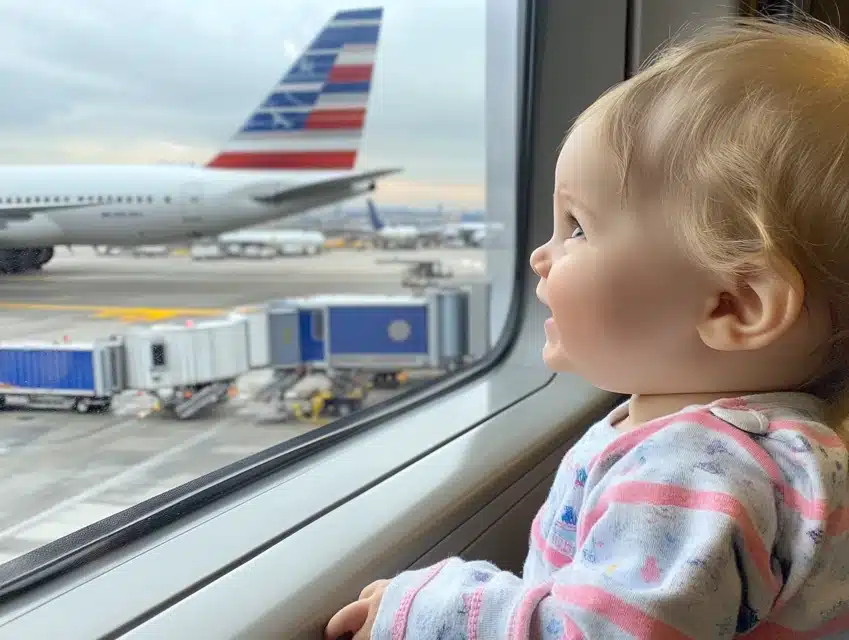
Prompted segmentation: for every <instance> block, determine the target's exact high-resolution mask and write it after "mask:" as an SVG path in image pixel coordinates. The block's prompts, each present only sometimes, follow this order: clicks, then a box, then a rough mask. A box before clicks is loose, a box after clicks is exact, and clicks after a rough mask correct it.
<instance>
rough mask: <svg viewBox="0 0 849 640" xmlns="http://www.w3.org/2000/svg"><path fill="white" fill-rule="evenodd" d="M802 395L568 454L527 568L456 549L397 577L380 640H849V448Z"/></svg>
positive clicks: (600, 434) (747, 404)
mask: <svg viewBox="0 0 849 640" xmlns="http://www.w3.org/2000/svg"><path fill="white" fill-rule="evenodd" d="M823 409H824V407H823V405H822V403H821V401H819V400H818V399H816V398H814V397H813V396H810V395H807V394H803V393H765V394H758V395H750V396H744V397H740V398H728V399H723V400H718V401H716V402H713V403H710V404H708V405H693V406H689V407H686V408H684V409H682V410H681V411H679V412H678V413H676V414H674V415H670V416H665V417H662V418H658V419H656V420H652V421H650V422H647V423H645V424H643V425H641V426H639V427H637V428H635V429H632V430H631V431H627V432H619V431H617V430H616V429H614V428H613V427H612V426H611V425H612V424H615V423H616V422H618V421H619V420H620V419H621V418H623V417H624V416H625V415H627V412H628V403H627V402H626V403H625V404H622V405H620V406H619V407H617V408H616V409H614V410H613V411H612V412H611V413H610V414H609V415H608V416H607V417H605V418H604V419H603V420H601V421H600V422H598V423H597V424H595V425H594V426H592V427H591V428H590V429H589V431H588V432H587V433H586V434H585V435H584V437H583V438H581V440H580V441H579V442H578V443H577V444H576V445H575V446H574V447H573V448H572V449H571V450H570V451H569V453H568V454H567V455H566V457H565V458H564V460H563V462H562V463H561V465H560V468H559V470H558V472H557V475H556V477H555V480H554V483H553V485H552V487H551V490H550V493H549V496H548V499H547V500H546V502H545V504H544V505H543V506H542V508H541V509H540V511H539V513H538V514H537V516H536V518H535V519H534V521H533V525H532V527H531V535H530V552H529V554H528V556H527V559H526V560H525V566H524V571H523V575H522V577H521V578H520V577H518V576H515V575H513V574H511V573H508V572H506V571H500V570H499V569H498V568H497V567H495V566H494V565H493V564H491V563H489V562H486V561H470V562H464V561H463V560H461V559H459V558H449V559H447V560H444V561H442V562H440V563H438V564H436V565H434V566H431V567H427V568H424V569H418V570H415V571H406V572H404V573H401V574H400V575H398V576H396V577H395V578H394V579H393V580H392V581H391V582H390V584H389V586H388V588H387V590H386V592H385V594H384V596H383V600H382V602H381V605H380V609H379V611H378V614H377V619H376V621H375V625H374V628H373V630H372V634H371V637H372V638H374V639H377V640H384V639H386V640H401V639H402V638H408V639H410V640H436V639H451V640H455V639H457V640H459V639H461V638H468V639H470V640H495V639H499V640H501V639H524V638H535V639H536V638H540V639H545V640H548V639H549V638H551V639H553V638H568V639H579V638H586V639H595V638H604V639H620V638H621V639H624V638H651V639H653V640H654V639H662V640H666V639H669V640H673V639H675V640H678V639H682V640H683V639H685V638H699V639H700V638H711V639H713V638H734V637H745V638H754V639H759V638H764V639H766V638H768V639H770V640H773V639H777V640H782V639H784V638H787V639H790V638H849V487H848V486H847V469H849V452H847V449H846V446H845V445H844V444H843V442H841V440H840V439H839V438H838V437H837V435H835V433H834V432H833V431H831V430H830V429H829V428H828V427H826V426H825V425H824V424H823Z"/></svg>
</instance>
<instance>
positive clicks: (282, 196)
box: [254, 169, 401, 206]
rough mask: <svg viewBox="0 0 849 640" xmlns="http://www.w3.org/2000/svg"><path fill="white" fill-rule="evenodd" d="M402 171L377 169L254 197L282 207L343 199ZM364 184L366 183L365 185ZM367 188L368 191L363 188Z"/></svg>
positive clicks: (358, 193) (259, 200) (370, 188)
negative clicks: (292, 202)
mask: <svg viewBox="0 0 849 640" xmlns="http://www.w3.org/2000/svg"><path fill="white" fill-rule="evenodd" d="M399 171H401V169H377V170H375V171H363V172H361V173H354V174H351V175H345V176H342V177H339V178H329V179H327V180H318V181H315V182H310V183H308V184H301V185H295V186H292V187H288V188H286V189H282V190H280V191H277V192H275V193H272V194H270V195H261V196H254V200H256V201H257V202H261V203H262V204H267V205H272V206H273V205H280V204H283V203H285V202H287V201H288V200H301V199H307V198H321V199H325V198H328V199H334V200H335V199H343V198H345V197H351V196H356V195H360V194H362V193H364V192H365V191H371V190H372V189H373V188H374V181H375V180H377V179H378V178H382V177H383V176H388V175H392V174H393V173H398V172H399ZM363 183H366V184H365V185H364V184H363ZM363 186H366V187H367V188H366V189H363V188H362V187H363Z"/></svg>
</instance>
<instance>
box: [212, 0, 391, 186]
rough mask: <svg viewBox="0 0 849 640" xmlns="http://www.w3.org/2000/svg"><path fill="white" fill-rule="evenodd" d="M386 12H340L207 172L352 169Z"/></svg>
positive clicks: (214, 160)
mask: <svg viewBox="0 0 849 640" xmlns="http://www.w3.org/2000/svg"><path fill="white" fill-rule="evenodd" d="M382 20H383V9H382V8H375V9H355V10H349V11H340V12H338V13H337V14H336V15H335V16H333V18H332V19H331V20H330V22H328V23H327V25H326V26H325V28H324V29H323V30H322V31H321V32H320V33H319V34H318V36H317V37H316V38H315V40H313V42H312V43H311V44H310V46H309V47H308V48H307V50H306V51H305V52H304V53H303V54H302V55H301V57H300V58H298V60H297V61H296V62H295V63H294V64H293V65H292V68H291V69H289V71H288V73H287V74H286V75H285V76H284V77H283V79H282V81H281V82H280V83H279V84H278V85H277V86H276V87H275V88H274V89H273V90H272V92H271V93H270V94H269V95H268V96H267V97H266V99H265V100H264V101H263V102H262V104H261V105H260V106H259V108H258V109H257V110H256V111H255V112H254V113H253V114H251V116H250V118H248V120H247V122H245V124H244V125H243V126H242V128H241V129H240V130H239V132H238V133H237V134H236V135H235V136H234V137H233V138H232V139H231V140H230V141H229V142H228V143H227V145H226V146H225V147H224V149H223V150H222V151H221V153H220V154H219V155H218V156H217V157H216V158H214V159H213V160H212V161H211V162H210V163H209V165H208V166H209V167H213V168H224V169H281V170H282V169H287V170H298V169H304V170H306V169H326V170H349V169H353V168H354V165H355V163H356V160H357V152H358V150H359V146H360V142H361V140H362V136H363V128H364V126H365V118H366V108H367V106H368V100H369V94H370V92H371V84H372V72H373V69H374V61H375V53H376V51H377V43H378V39H379V36H380V27H381V22H382Z"/></svg>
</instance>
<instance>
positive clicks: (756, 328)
mask: <svg viewBox="0 0 849 640" xmlns="http://www.w3.org/2000/svg"><path fill="white" fill-rule="evenodd" d="M804 301H805V284H804V281H803V279H802V276H801V274H800V273H799V270H798V269H796V267H794V266H793V265H791V264H790V263H789V262H787V261H781V262H779V263H778V264H772V265H766V264H763V265H758V266H756V267H755V268H754V269H752V270H751V272H750V275H746V276H741V277H739V278H738V279H737V280H736V281H735V282H734V283H731V284H729V285H728V286H726V287H725V288H724V289H723V290H720V291H719V292H718V293H716V294H715V295H714V296H713V297H712V299H710V300H708V304H707V306H706V313H705V317H704V319H703V320H702V322H701V323H700V324H699V326H698V332H699V335H700V336H701V339H702V341H703V342H704V343H705V345H707V346H708V347H710V348H711V349H716V350H717V351H747V350H755V349H761V348H763V347H766V346H768V345H770V344H772V343H774V342H775V341H777V340H778V339H779V338H781V337H782V336H783V335H784V334H785V333H786V332H787V331H788V330H789V329H790V328H791V327H792V326H793V325H794V324H795V323H796V321H797V320H798V319H799V316H800V314H801V313H802V310H803V308H804Z"/></svg>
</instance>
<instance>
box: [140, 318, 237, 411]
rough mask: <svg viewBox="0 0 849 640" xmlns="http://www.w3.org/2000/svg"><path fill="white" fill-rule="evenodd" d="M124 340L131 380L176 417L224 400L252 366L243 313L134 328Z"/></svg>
mask: <svg viewBox="0 0 849 640" xmlns="http://www.w3.org/2000/svg"><path fill="white" fill-rule="evenodd" d="M125 343H126V353H127V379H128V385H129V386H130V387H131V388H133V389H138V390H141V391H147V392H149V393H152V394H154V395H156V396H158V397H159V399H160V400H161V401H162V405H163V408H165V409H167V410H170V411H172V412H174V413H175V414H176V415H177V417H178V418H188V417H191V416H193V415H195V414H196V413H197V412H199V411H200V410H201V409H204V408H205V407H208V406H211V405H213V404H217V403H219V402H223V401H224V400H226V399H227V397H228V396H229V395H230V392H231V391H232V390H233V384H234V383H235V381H236V379H237V378H238V377H239V376H241V375H243V374H245V373H247V372H248V371H249V370H250V363H249V354H248V331H247V320H246V319H245V318H241V317H232V316H231V317H228V318H220V319H219V318H216V319H205V320H201V321H197V322H195V321H191V320H189V321H186V322H184V323H168V324H156V325H150V326H142V327H134V328H132V329H131V330H130V331H128V332H127V334H126V336H125Z"/></svg>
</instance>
